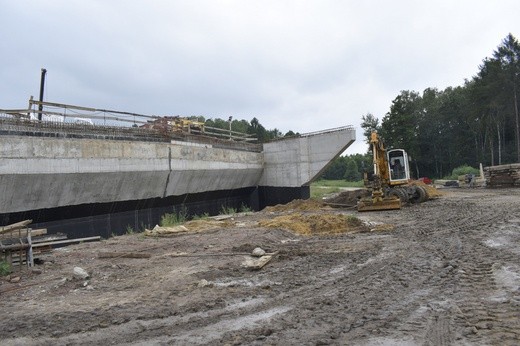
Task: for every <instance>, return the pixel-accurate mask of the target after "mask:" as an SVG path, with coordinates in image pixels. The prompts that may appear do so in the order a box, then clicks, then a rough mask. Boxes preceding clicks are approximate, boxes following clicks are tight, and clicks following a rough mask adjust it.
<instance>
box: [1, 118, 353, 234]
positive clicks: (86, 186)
mask: <svg viewBox="0 0 520 346" xmlns="http://www.w3.org/2000/svg"><path fill="white" fill-rule="evenodd" d="M354 140H355V130H354V129H353V128H352V127H342V128H337V129H331V130H326V131H321V132H316V133H310V134H305V135H300V136H298V137H292V138H284V139H280V140H276V141H272V142H269V143H265V144H263V145H238V144H237V145H233V144H232V143H230V142H229V141H228V142H226V141H224V140H218V141H217V140H211V141H208V140H201V138H199V137H195V136H193V137H189V138H183V139H169V140H168V141H167V142H165V141H148V140H145V139H140V138H135V136H132V135H129V136H126V137H125V135H106V134H105V135H102V134H95V133H92V134H89V130H88V126H87V127H85V131H77V128H76V129H75V130H74V131H72V130H68V129H67V128H62V129H60V130H59V131H58V130H53V129H43V128H34V127H33V126H32V125H27V124H25V125H24V124H16V125H14V124H13V123H12V122H6V121H5V119H4V120H2V122H0V222H1V224H7V223H12V222H17V221H19V220H22V219H28V218H31V219H33V222H35V223H36V224H39V225H41V226H46V227H53V226H57V225H59V224H60V223H61V224H62V225H63V223H64V222H65V223H69V224H71V225H72V224H74V225H75V226H74V227H76V229H78V230H83V231H79V233H78V234H80V235H91V234H101V235H106V232H108V230H109V229H113V228H114V227H120V228H123V229H125V228H126V227H127V226H128V225H129V226H131V227H133V228H134V229H135V228H140V227H142V226H152V227H153V225H154V224H155V223H157V222H158V220H159V219H160V215H162V214H164V213H165V212H172V210H173V208H174V207H176V208H178V207H180V206H186V207H188V209H190V213H193V214H197V213H198V214H202V213H203V212H209V213H213V214H214V213H218V211H219V209H220V208H222V206H226V207H235V208H239V207H240V205H246V206H248V207H249V208H251V209H261V208H263V207H265V206H267V205H273V204H278V203H286V202H289V201H290V200H292V199H295V198H308V197H309V185H310V183H311V182H312V181H313V180H314V179H316V178H317V177H318V176H319V174H320V173H321V172H322V171H323V170H324V169H326V167H327V166H328V164H329V163H330V162H331V161H332V160H333V159H334V158H336V157H337V156H339V155H340V154H341V153H342V152H343V151H344V150H345V149H346V148H348V146H350V145H351V144H352V143H353V142H354ZM65 220H66V221H65ZM96 229H97V231H96ZM109 234H110V233H109Z"/></svg>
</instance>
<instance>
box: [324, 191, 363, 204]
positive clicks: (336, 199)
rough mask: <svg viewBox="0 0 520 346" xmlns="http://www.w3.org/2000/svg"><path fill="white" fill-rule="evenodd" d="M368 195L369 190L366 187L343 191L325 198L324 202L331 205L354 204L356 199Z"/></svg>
mask: <svg viewBox="0 0 520 346" xmlns="http://www.w3.org/2000/svg"><path fill="white" fill-rule="evenodd" d="M368 196H370V192H369V191H368V190H367V189H359V190H351V191H343V192H340V193H339V194H337V195H335V196H332V197H330V198H327V199H326V200H325V201H324V202H325V204H327V205H330V206H331V207H335V206H336V207H344V206H355V205H357V202H358V200H360V199H361V198H363V197H368Z"/></svg>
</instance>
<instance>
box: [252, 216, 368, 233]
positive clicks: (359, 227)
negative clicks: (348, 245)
mask: <svg viewBox="0 0 520 346" xmlns="http://www.w3.org/2000/svg"><path fill="white" fill-rule="evenodd" d="M259 225H260V226H261V227H269V228H281V229H286V230H290V231H292V232H295V233H298V234H303V235H323V234H339V233H347V232H358V231H364V230H367V229H368V228H367V226H365V224H364V223H363V221H361V220H359V219H358V218H356V217H354V216H350V215H341V214H305V215H303V214H299V213H292V214H288V215H283V216H278V217H275V218H274V219H272V220H263V221H260V223H259Z"/></svg>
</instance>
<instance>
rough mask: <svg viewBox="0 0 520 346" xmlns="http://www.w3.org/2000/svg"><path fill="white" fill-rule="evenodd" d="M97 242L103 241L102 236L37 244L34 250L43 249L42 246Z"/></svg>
mask: <svg viewBox="0 0 520 346" xmlns="http://www.w3.org/2000/svg"><path fill="white" fill-rule="evenodd" d="M95 240H101V236H96V237H87V238H79V239H67V240H58V241H50V242H45V243H37V244H33V248H35V247H42V246H48V245H51V246H52V245H59V244H71V243H81V242H84V241H95Z"/></svg>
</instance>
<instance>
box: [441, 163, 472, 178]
mask: <svg viewBox="0 0 520 346" xmlns="http://www.w3.org/2000/svg"><path fill="white" fill-rule="evenodd" d="M466 174H473V175H479V174H480V170H479V169H478V168H473V167H471V166H468V165H462V166H459V167H457V168H454V169H453V171H452V172H451V175H450V176H448V177H445V178H444V179H447V180H457V179H459V176H460V175H466Z"/></svg>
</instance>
